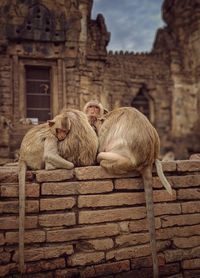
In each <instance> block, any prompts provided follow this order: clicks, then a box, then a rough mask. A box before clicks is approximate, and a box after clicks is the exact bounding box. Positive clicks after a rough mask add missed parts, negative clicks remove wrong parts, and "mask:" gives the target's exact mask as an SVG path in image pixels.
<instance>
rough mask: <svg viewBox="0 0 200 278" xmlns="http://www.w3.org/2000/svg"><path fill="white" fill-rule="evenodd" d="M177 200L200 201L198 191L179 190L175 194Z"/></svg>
mask: <svg viewBox="0 0 200 278" xmlns="http://www.w3.org/2000/svg"><path fill="white" fill-rule="evenodd" d="M177 199H178V200H197V199H200V189H199V188H192V189H179V190H178V193H177Z"/></svg>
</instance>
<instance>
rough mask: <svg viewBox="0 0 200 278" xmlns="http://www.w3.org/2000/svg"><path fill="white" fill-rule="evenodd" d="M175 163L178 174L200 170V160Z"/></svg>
mask: <svg viewBox="0 0 200 278" xmlns="http://www.w3.org/2000/svg"><path fill="white" fill-rule="evenodd" d="M176 163H177V170H178V171H179V172H195V171H199V169H200V160H177V161H176Z"/></svg>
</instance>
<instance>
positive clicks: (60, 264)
mask: <svg viewBox="0 0 200 278" xmlns="http://www.w3.org/2000/svg"><path fill="white" fill-rule="evenodd" d="M65 267H66V264H65V259H64V258H58V259H52V260H47V261H46V260H44V261H42V260H41V261H38V262H31V263H27V264H26V273H37V272H41V271H46V270H54V269H59V268H61V269H62V268H65Z"/></svg>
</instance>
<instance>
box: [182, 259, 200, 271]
mask: <svg viewBox="0 0 200 278" xmlns="http://www.w3.org/2000/svg"><path fill="white" fill-rule="evenodd" d="M181 266H182V268H183V269H200V258H197V259H192V260H184V261H182V263H181Z"/></svg>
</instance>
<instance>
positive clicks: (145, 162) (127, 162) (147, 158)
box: [97, 107, 172, 278]
mask: <svg viewBox="0 0 200 278" xmlns="http://www.w3.org/2000/svg"><path fill="white" fill-rule="evenodd" d="M159 151H160V140H159V137H158V134H157V132H156V130H155V128H154V127H153V126H152V125H151V123H150V122H149V120H148V119H147V118H146V117H145V116H144V115H143V114H142V113H141V112H139V111H138V110H137V109H135V108H132V107H122V108H117V109H115V110H113V111H112V112H110V113H108V114H107V115H106V119H105V121H104V123H103V124H102V126H101V128H100V131H99V154H98V156H97V161H98V162H100V165H101V166H102V167H104V168H105V169H106V170H107V171H108V172H110V173H115V174H118V175H119V174H125V173H127V172H129V171H133V170H137V171H139V172H140V173H141V175H142V178H143V183H144V189H145V197H146V207H147V218H148V222H149V233H150V245H151V252H152V259H153V272H154V278H157V277H158V275H159V274H158V261H157V251H156V236H155V219H154V212H153V191H152V166H153V163H155V165H156V169H157V173H158V176H159V178H160V180H161V182H162V183H163V185H164V186H165V187H166V189H167V191H168V192H169V193H170V194H171V193H172V189H171V186H170V184H169V183H168V181H167V180H166V178H165V176H164V174H163V171H162V164H161V163H160V161H159V160H158V155H159Z"/></svg>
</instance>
